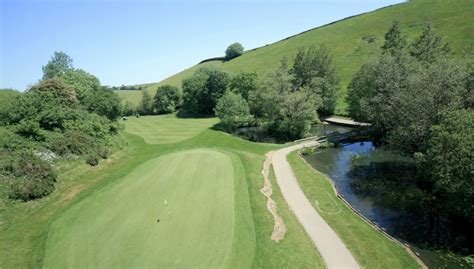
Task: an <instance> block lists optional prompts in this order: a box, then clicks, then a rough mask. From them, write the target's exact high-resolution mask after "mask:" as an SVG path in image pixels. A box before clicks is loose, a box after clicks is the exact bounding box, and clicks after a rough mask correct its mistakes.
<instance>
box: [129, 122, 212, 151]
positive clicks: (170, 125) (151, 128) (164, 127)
mask: <svg viewBox="0 0 474 269" xmlns="http://www.w3.org/2000/svg"><path fill="white" fill-rule="evenodd" d="M217 122H218V120H217V118H204V119H179V118H177V117H176V116H174V115H163V116H145V117H140V118H135V117H130V118H129V119H128V120H127V122H126V124H125V131H126V132H128V133H131V134H135V135H138V136H141V137H143V139H145V142H147V143H148V144H169V143H176V142H180V141H183V140H186V139H189V138H191V137H193V136H196V135H198V134H200V133H201V132H202V131H204V130H205V129H207V128H209V127H211V126H212V125H214V124H216V123H217Z"/></svg>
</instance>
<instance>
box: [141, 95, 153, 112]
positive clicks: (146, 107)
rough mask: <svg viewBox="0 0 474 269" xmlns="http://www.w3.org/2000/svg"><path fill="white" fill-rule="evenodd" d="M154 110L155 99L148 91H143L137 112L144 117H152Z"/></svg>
mask: <svg viewBox="0 0 474 269" xmlns="http://www.w3.org/2000/svg"><path fill="white" fill-rule="evenodd" d="M153 110H154V109H153V98H152V97H151V95H150V93H149V92H148V91H142V100H141V101H140V104H139V105H138V108H137V112H138V113H140V114H142V115H152V114H153Z"/></svg>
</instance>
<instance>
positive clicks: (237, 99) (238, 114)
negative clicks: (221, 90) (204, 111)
mask: <svg viewBox="0 0 474 269" xmlns="http://www.w3.org/2000/svg"><path fill="white" fill-rule="evenodd" d="M215 113H216V116H218V117H219V119H220V120H221V122H222V125H223V126H224V127H225V128H226V129H227V130H229V131H232V130H235V129H236V128H238V127H241V126H246V125H248V124H249V123H250V122H251V121H252V119H253V117H252V115H250V109H249V105H248V104H247V102H246V101H245V99H244V98H242V96H241V95H240V94H235V93H233V92H231V91H228V92H227V93H226V94H224V96H222V98H221V99H219V102H217V105H216V108H215Z"/></svg>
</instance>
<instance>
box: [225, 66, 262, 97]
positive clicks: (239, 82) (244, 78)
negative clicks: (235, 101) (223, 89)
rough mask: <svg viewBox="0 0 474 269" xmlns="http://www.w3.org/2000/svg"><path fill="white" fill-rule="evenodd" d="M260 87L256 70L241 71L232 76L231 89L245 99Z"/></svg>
mask: <svg viewBox="0 0 474 269" xmlns="http://www.w3.org/2000/svg"><path fill="white" fill-rule="evenodd" d="M257 88H258V75H257V73H254V72H241V73H238V74H237V75H234V76H232V78H231V79H230V83H229V89H230V90H232V91H233V92H235V93H237V94H240V95H241V96H242V97H243V98H244V99H245V100H248V99H249V94H250V93H251V92H254V91H256V90H257Z"/></svg>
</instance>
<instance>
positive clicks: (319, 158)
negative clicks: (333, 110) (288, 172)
mask: <svg viewBox="0 0 474 269" xmlns="http://www.w3.org/2000/svg"><path fill="white" fill-rule="evenodd" d="M305 159H306V160H307V161H308V162H309V163H310V164H311V165H312V166H313V167H315V168H316V169H317V170H319V171H321V172H323V173H325V174H327V175H328V176H329V177H330V178H331V179H332V180H333V182H334V184H335V185H336V188H337V189H338V191H339V193H341V194H342V195H343V196H344V198H345V199H346V200H347V201H348V202H349V203H350V204H351V205H353V206H354V207H355V208H357V209H358V210H359V211H360V212H361V213H362V214H363V215H364V216H365V217H366V218H368V219H370V220H372V221H375V222H376V223H377V224H378V225H379V226H380V227H382V228H385V229H386V230H388V231H391V230H393V228H394V227H393V223H394V221H393V220H394V219H397V218H399V216H400V213H398V212H396V211H394V210H392V209H389V208H386V207H383V206H380V205H377V204H376V201H377V200H376V199H375V198H374V197H372V196H369V195H366V194H363V193H361V192H360V191H357V188H355V185H354V180H353V178H352V173H351V171H352V168H353V164H354V163H355V162H357V163H358V164H362V165H364V164H369V163H370V162H379V163H381V162H391V161H409V160H407V159H406V158H403V157H401V156H399V155H397V154H395V153H393V152H390V151H386V150H383V149H376V147H375V146H374V144H373V143H372V142H371V141H363V142H357V143H350V144H343V145H341V146H340V147H337V148H329V149H325V150H318V151H316V152H315V154H313V155H308V156H306V157H305Z"/></svg>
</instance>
